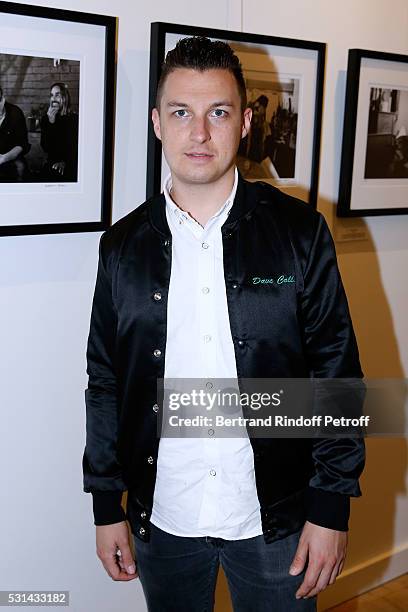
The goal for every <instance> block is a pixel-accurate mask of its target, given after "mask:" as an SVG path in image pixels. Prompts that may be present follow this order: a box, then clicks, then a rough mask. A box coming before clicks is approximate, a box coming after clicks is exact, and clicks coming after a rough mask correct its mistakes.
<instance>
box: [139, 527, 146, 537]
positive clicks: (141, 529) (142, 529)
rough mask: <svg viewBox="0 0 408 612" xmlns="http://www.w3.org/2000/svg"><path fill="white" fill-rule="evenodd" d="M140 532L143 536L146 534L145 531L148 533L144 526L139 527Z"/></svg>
mask: <svg viewBox="0 0 408 612" xmlns="http://www.w3.org/2000/svg"><path fill="white" fill-rule="evenodd" d="M139 533H140V535H141V536H143V535H145V533H146V529H145V528H144V527H141V528H140V529H139Z"/></svg>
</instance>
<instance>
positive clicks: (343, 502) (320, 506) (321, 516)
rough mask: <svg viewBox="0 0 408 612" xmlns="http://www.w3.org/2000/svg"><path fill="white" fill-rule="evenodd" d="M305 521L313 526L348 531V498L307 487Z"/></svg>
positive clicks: (340, 494)
mask: <svg viewBox="0 0 408 612" xmlns="http://www.w3.org/2000/svg"><path fill="white" fill-rule="evenodd" d="M306 500H307V501H306V503H307V520H308V521H309V522H310V523H314V524H315V525H320V526H321V527H327V529H335V530H337V531H348V520H349V517H350V496H349V495H343V494H342V493H334V492H332V491H325V490H324V489H317V488H316V487H309V489H308V491H307V498H306Z"/></svg>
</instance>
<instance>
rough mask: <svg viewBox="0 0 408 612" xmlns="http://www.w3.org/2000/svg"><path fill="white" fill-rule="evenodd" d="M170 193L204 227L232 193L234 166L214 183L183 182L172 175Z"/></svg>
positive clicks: (178, 204) (179, 205)
mask: <svg viewBox="0 0 408 612" xmlns="http://www.w3.org/2000/svg"><path fill="white" fill-rule="evenodd" d="M171 178H172V188H171V190H170V195H171V198H172V199H173V201H174V202H175V203H176V204H177V206H178V207H179V208H181V209H182V210H184V211H185V212H188V213H189V215H190V216H191V217H193V219H195V220H196V221H198V223H200V225H202V227H204V226H205V224H206V223H207V221H208V219H210V218H211V217H212V216H213V215H215V214H216V213H217V212H218V211H219V209H220V208H221V206H222V205H223V204H224V203H225V201H226V200H227V198H228V196H229V195H230V193H231V191H232V188H233V185H234V179H235V166H233V167H232V168H231V169H230V170H229V171H228V172H227V173H226V174H225V175H224V176H223V177H222V178H221V179H219V180H218V181H216V182H214V183H205V184H204V183H201V184H198V183H197V184H195V183H189V184H186V183H183V182H181V181H179V180H178V179H177V177H176V176H173V175H172V177H171Z"/></svg>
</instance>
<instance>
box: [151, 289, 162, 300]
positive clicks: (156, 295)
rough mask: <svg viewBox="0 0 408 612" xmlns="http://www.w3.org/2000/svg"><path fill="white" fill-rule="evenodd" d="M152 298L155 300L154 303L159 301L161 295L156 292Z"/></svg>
mask: <svg viewBox="0 0 408 612" xmlns="http://www.w3.org/2000/svg"><path fill="white" fill-rule="evenodd" d="M153 298H154V299H155V300H156V302H158V301H159V300H161V299H162V294H161V293H160V291H156V293H154V294H153Z"/></svg>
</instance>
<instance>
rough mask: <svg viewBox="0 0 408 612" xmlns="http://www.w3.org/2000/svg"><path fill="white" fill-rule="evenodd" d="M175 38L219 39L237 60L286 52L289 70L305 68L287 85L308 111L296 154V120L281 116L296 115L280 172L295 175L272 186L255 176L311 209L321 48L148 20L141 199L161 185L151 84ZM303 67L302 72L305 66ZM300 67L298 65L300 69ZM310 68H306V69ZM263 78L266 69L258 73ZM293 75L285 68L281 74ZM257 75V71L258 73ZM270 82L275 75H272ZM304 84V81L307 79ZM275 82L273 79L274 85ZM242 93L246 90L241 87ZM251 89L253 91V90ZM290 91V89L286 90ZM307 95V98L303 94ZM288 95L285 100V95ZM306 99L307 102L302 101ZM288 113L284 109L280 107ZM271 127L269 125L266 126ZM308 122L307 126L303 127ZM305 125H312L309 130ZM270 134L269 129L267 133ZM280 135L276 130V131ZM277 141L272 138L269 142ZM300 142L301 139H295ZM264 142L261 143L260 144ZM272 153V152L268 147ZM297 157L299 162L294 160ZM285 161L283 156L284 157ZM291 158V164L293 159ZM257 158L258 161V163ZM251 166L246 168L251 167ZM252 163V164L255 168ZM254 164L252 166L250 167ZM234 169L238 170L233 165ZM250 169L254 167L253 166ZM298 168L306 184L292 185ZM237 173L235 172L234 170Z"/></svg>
mask: <svg viewBox="0 0 408 612" xmlns="http://www.w3.org/2000/svg"><path fill="white" fill-rule="evenodd" d="M171 35H176V36H177V37H179V38H181V37H184V36H194V35H198V36H207V37H209V38H213V39H220V40H225V41H227V42H228V43H229V44H231V46H233V48H234V51H235V52H236V53H237V54H238V56H240V51H241V52H244V51H248V52H249V51H251V50H252V51H251V52H252V53H253V54H254V57H255V53H257V52H258V53H259V52H260V51H262V53H263V54H264V55H263V59H265V57H266V55H267V53H266V51H267V52H268V53H269V51H272V50H273V48H275V50H279V54H280V55H279V57H280V59H279V61H280V62H285V53H286V54H287V57H286V61H287V62H289V61H292V63H293V66H297V63H296V62H297V60H296V57H297V58H298V59H300V60H301V62H303V63H304V65H305V72H304V73H302V72H301V71H300V72H299V74H298V66H297V67H296V70H295V72H296V75H297V74H298V76H295V77H294V78H291V79H289V80H291V81H292V82H293V83H295V81H296V79H298V83H297V85H296V84H295V85H293V88H294V87H295V86H296V87H297V92H298V93H297V95H298V99H299V96H300V94H299V89H300V88H299V83H302V90H301V95H302V96H304V98H302V99H301V103H300V105H299V108H300V106H302V109H303V110H304V111H305V109H306V108H307V109H308V115H307V117H308V120H307V121H306V119H305V117H306V115H305V116H304V117H301V119H304V120H303V123H302V124H301V128H302V130H303V132H304V138H303V141H302V142H303V143H304V147H303V149H304V150H303V149H302V150H301V149H300V146H299V150H298V149H297V143H298V140H297V134H298V133H299V132H298V131H297V130H298V125H299V121H298V116H297V113H294V112H291V111H290V107H289V111H288V113H287V114H286V118H287V117H288V116H290V117H291V118H292V120H293V118H294V115H295V114H296V119H295V121H294V123H295V126H296V127H295V128H294V129H293V131H294V132H295V153H294V154H293V151H291V161H288V162H287V163H286V168H285V169H284V173H286V174H288V175H289V174H294V175H295V176H289V178H286V177H280V176H279V175H278V177H275V178H276V180H277V181H278V184H277V183H276V182H274V181H275V179H274V178H273V177H272V176H271V177H266V178H265V177H259V179H258V180H264V181H265V180H266V181H267V182H271V183H272V184H277V186H278V187H279V188H281V189H283V190H285V189H287V190H288V192H289V193H292V195H295V196H297V197H300V198H302V199H303V200H305V201H306V202H308V203H309V204H310V205H311V206H313V207H316V204H317V192H318V175H319V156H320V137H321V121H322V101H323V86H324V66H325V54H326V44H325V43H322V42H312V41H306V40H296V39H289V38H281V37H276V36H266V35H261V34H250V33H244V32H236V31H230V30H219V29H210V28H202V27H197V26H189V25H180V24H174V23H164V22H154V23H152V24H151V37H150V75H149V116H148V139H147V174H146V196H147V198H149V197H151V196H153V195H155V194H158V193H160V191H161V184H162V178H163V177H162V164H163V155H162V147H161V143H160V141H159V140H158V139H157V138H156V136H155V134H154V131H153V126H152V122H151V110H152V108H154V106H155V96H156V90H157V84H158V81H159V77H160V70H161V65H162V62H163V60H164V58H165V53H166V37H168V36H171ZM257 57H260V55H259V56H257ZM268 57H271V58H273V60H275V58H274V56H273V55H271V54H270V53H269V55H268ZM240 59H241V63H242V65H243V69H244V77H246V65H245V62H243V61H242V58H241V57H240ZM307 62H308V64H307V68H306V63H307ZM303 63H302V65H303ZM309 64H310V65H309ZM254 72H256V71H254V70H252V69H248V73H254ZM264 72H265V74H266V71H264ZM278 73H279V75H281V74H282V72H281V71H280V70H279V71H276V70H275V72H273V71H272V70H271V71H270V74H271V75H272V74H274V75H276V74H278ZM289 73H290V74H291V75H292V73H293V71H292V70H290V71H289V72H288V73H287V74H289ZM311 73H313V75H314V78H313V79H311V80H312V81H313V82H312V83H311V82H308V81H307V76H310V74H311ZM259 74H261V71H259ZM275 78H276V77H275ZM309 81H310V79H309ZM246 82H247V83H250V82H251V78H249V77H248V79H246ZM252 82H253V83H255V80H254V79H252ZM261 82H262V79H260V80H259V83H261ZM275 84H276V81H275ZM247 89H248V88H247ZM252 91H256V89H255V88H253V89H252ZM292 91H293V89H292ZM306 91H307V92H308V95H306V93H304V92H306ZM289 97H290V96H289ZM306 100H307V102H306ZM286 110H288V109H286ZM305 112H306V111H305ZM276 116H277V112H275V115H274V117H273V120H274V121H275V122H276ZM271 123H272V122H271ZM306 123H307V124H308V125H307V127H306V125H305V124H306ZM310 125H312V127H311V128H310ZM271 132H272V129H271ZM279 133H280V134H281V133H282V130H281V131H280V132H279ZM270 142H271V146H272V148H273V147H274V141H273V139H272V138H271V141H270ZM275 142H277V140H276V141H275ZM299 142H301V139H299ZM263 144H264V143H263ZM285 147H286V151H288V150H289V148H291V149H293V146H292V147H290V146H289V145H288V143H285ZM270 150H272V149H270ZM276 150H277V146H275V148H274V153H273V155H276ZM263 154H264V151H263V152H262V153H261V156H262V155H263ZM301 156H303V163H302V164H301V163H300V162H299V159H301ZM283 158H284V155H281V160H282V159H283ZM286 158H287V159H288V158H289V156H288V155H286ZM295 159H296V161H295ZM262 162H263V160H262V161H261V164H262ZM251 163H252V162H249V165H250V167H251ZM256 163H257V162H255V164H256ZM255 164H254V166H255ZM268 166H269V167H271V166H272V167H273V170H276V168H275V167H274V163H273V160H272V159H271V155H269V156H268ZM284 166H285V163H282V162H281V167H284ZM238 167H239V166H238ZM255 167H256V168H257V167H258V166H255ZM300 167H302V168H303V170H302V171H304V175H305V176H306V175H307V180H305V181H304V180H303V179H304V177H303V176H302V177H301V180H299V181H298V184H297V183H296V168H298V170H297V172H298V174H299V172H300V170H299V168H300ZM240 170H241V168H240ZM245 178H249V179H250V180H257V179H256V178H255V177H251V176H248V177H246V176H245Z"/></svg>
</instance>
